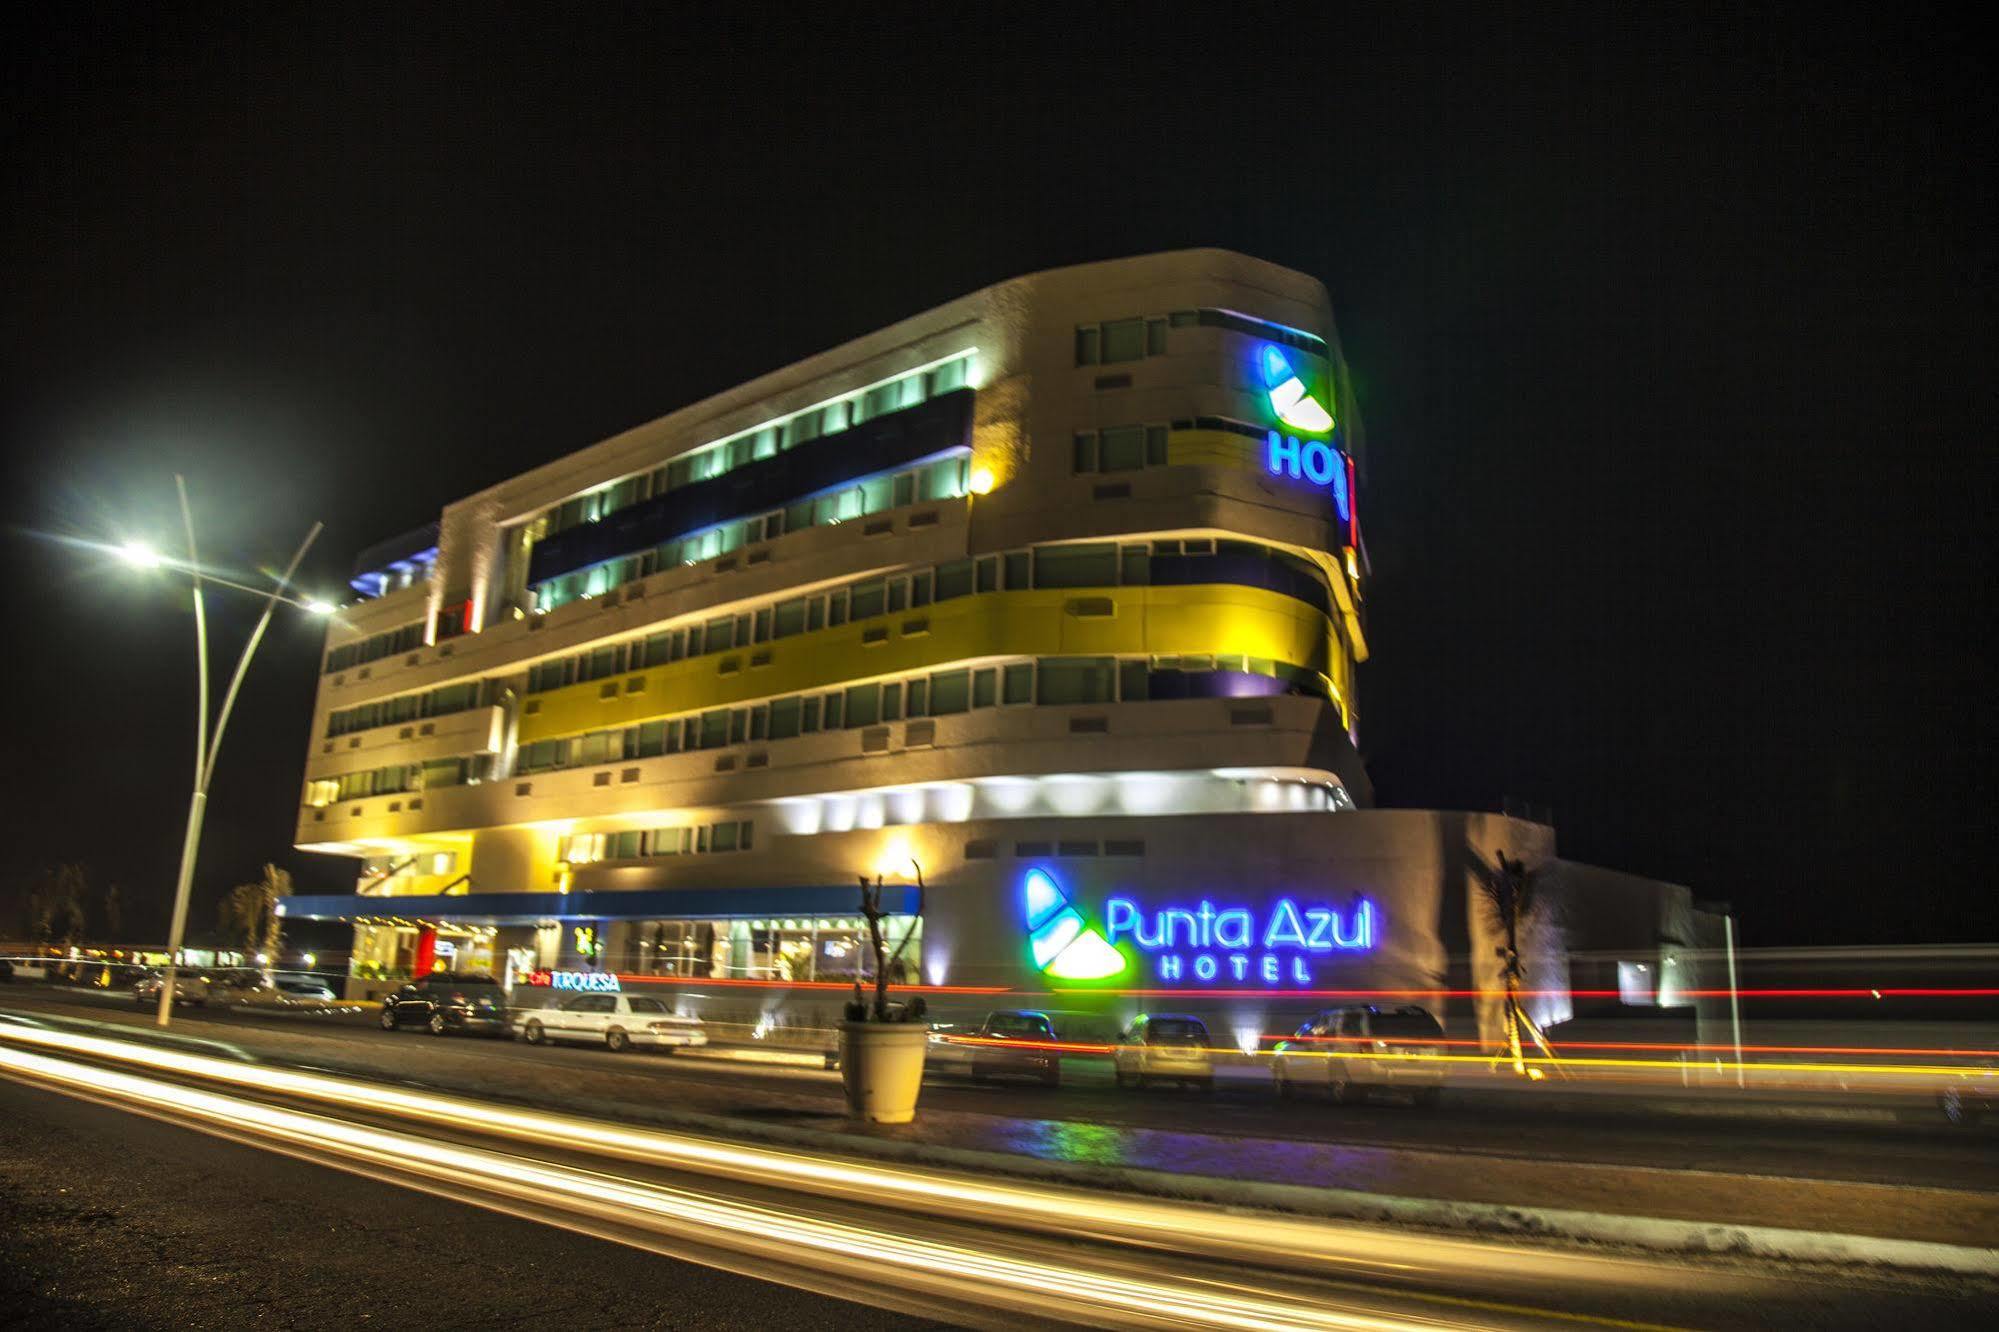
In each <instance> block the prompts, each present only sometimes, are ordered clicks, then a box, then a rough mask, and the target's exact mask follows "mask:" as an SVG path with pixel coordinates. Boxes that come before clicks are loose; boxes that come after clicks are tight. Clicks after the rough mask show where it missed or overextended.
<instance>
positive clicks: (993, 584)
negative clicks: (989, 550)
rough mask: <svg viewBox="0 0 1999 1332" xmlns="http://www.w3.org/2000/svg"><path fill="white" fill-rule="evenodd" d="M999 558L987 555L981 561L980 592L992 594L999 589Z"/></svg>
mask: <svg viewBox="0 0 1999 1332" xmlns="http://www.w3.org/2000/svg"><path fill="white" fill-rule="evenodd" d="M999 576H1000V565H999V556H997V555H987V556H985V557H984V558H982V559H981V560H980V561H979V591H981V592H992V591H995V590H997V589H998V587H999Z"/></svg>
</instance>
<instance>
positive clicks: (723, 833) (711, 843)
mask: <svg viewBox="0 0 1999 1332" xmlns="http://www.w3.org/2000/svg"><path fill="white" fill-rule="evenodd" d="M708 849H709V850H711V851H734V850H735V849H736V825H735V824H733V823H718V824H716V825H715V826H714V827H713V828H711V829H710V830H709V833H708Z"/></svg>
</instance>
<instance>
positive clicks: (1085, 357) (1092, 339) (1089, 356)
mask: <svg viewBox="0 0 1999 1332" xmlns="http://www.w3.org/2000/svg"><path fill="white" fill-rule="evenodd" d="M1096 363H1097V330H1096V329H1095V328H1094V327H1090V328H1079V329H1077V330H1076V364H1077V365H1095V364H1096Z"/></svg>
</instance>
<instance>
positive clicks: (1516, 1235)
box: [454, 1092, 1999, 1279]
mask: <svg viewBox="0 0 1999 1332" xmlns="http://www.w3.org/2000/svg"><path fill="white" fill-rule="evenodd" d="M454 1094H463V1093H462V1092H457V1093H454ZM588 1105H589V1108H588V1110H587V1111H586V1110H585V1102H583V1101H578V1102H576V1103H573V1104H572V1105H571V1106H569V1107H566V1108H567V1109H569V1110H570V1111H571V1112H580V1113H590V1114H594V1115H598V1116H601V1117H604V1118H613V1119H620V1120H623V1121H624V1122H631V1119H630V1111H629V1108H628V1107H617V1106H616V1105H615V1103H606V1102H601V1101H595V1100H594V1099H592V1100H591V1101H590V1102H589V1103H588ZM543 1108H546V1107H543ZM653 1121H654V1122H655V1123H659V1124H670V1125H673V1126H674V1127H677V1128H683V1129H692V1130H698V1131H700V1132H702V1133H705V1134H708V1135H711V1136H714V1137H717V1138H724V1139H732V1140H736V1141H744V1140H748V1141H755V1142H762V1143H766V1144H778V1145H784V1146H790V1147H802V1148H810V1149H812V1150H815V1151H818V1152H821V1153H825V1154H829V1155H843V1156H849V1157H851V1156H857V1155H862V1156H873V1157H876V1158H879V1159H886V1160H895V1161H898V1162H901V1163H904V1164H912V1165H928V1166H933V1167H937V1168H940V1169H950V1170H956V1171H961V1172H964V1173H967V1174H976V1175H981V1176H993V1175H1002V1176H1007V1177H1011V1178H1014V1179H1029V1180H1036V1181H1040V1182H1044V1183H1058V1184H1067V1185H1071V1186H1075V1187H1080V1188H1094V1189H1102V1190H1106V1191H1110V1192H1118V1193H1131V1194H1138V1195H1142V1196H1145V1197H1153V1198H1161V1199H1166V1200H1170V1201H1177V1202H1198V1203H1205V1204H1208V1205H1210V1206H1218V1207H1224V1208H1236V1209H1256V1210H1259V1211H1272V1212H1282V1213H1287V1214H1291V1215H1299V1216H1316V1217H1324V1218H1326V1219H1328V1220H1341V1221H1352V1222H1360V1223H1364V1224H1374V1225H1380V1226H1401V1227H1417V1228H1421V1229H1423V1230H1426V1231H1432V1232H1437V1233H1442V1234H1452V1235H1459V1236H1463V1235H1476V1236H1484V1237H1497V1236H1503V1237H1506V1238H1510V1239H1521V1240H1542V1241H1554V1242H1561V1243H1568V1244H1579V1245H1592V1246H1615V1247H1621V1248H1628V1249H1641V1250H1645V1251H1647V1252H1651V1253H1667V1254H1681V1255H1684V1256H1687V1257H1718V1258H1737V1259H1751V1260H1764V1261H1780V1262H1785V1263H1804V1264H1833V1265H1838V1266H1841V1267H1846V1268H1851V1267H1855V1266H1860V1267H1872V1268H1877V1269H1883V1270H1886V1271H1893V1272H1902V1273H1910V1274H1929V1275H1935V1274H1947V1275H1951V1276H1970V1277H1983V1278H1988V1279H1999V1248H1986V1247H1978V1246H1974V1245H1962V1244H1945V1243H1941V1242H1937V1241H1930V1240H1899V1239H1889V1238H1883V1237H1878V1236H1871V1235H1848V1234H1827V1233H1821V1232H1817V1231H1809V1230H1792V1229H1787V1228H1782V1227H1776V1226H1753V1225H1738V1224H1732V1223H1728V1222H1716V1221H1680V1220H1673V1219H1669V1218H1664V1217H1645V1216H1621V1215H1617V1214H1614V1213H1609V1212H1588V1211H1580V1210H1569V1209H1561V1208H1544V1207H1513V1206H1507V1205H1504V1204H1499V1203H1479V1202H1453V1201H1449V1200H1445V1199H1433V1198H1408V1197H1401V1196H1397V1195H1394V1194H1380V1193H1366V1192H1362V1191H1360V1190H1357V1189H1338V1188H1319V1187H1312V1186H1307V1185H1299V1184H1269V1183H1264V1182H1261V1181H1245V1180H1232V1179H1225V1178H1221V1177H1218V1176H1213V1175H1191V1174H1189V1175H1180V1174H1174V1173H1171V1172H1168V1171H1163V1170H1148V1169H1143V1168H1140V1167H1133V1166H1097V1165H1080V1166H1079V1165H1070V1164H1066V1163H1062V1162H1055V1161H1048V1160H1043V1159H1040V1158H1037V1157H1028V1156H1016V1155H1013V1154H1011V1153H1004V1152H986V1151H978V1150H974V1149H971V1148H965V1147H946V1146H938V1145H934V1144H928V1143H912V1142H903V1141H898V1140H895V1139H888V1138H879V1137H874V1136H871V1135H866V1134H855V1133H840V1132H835V1131H831V1130H825V1129H813V1128H800V1127H796V1126H787V1125H775V1124H765V1123H760V1122H757V1121H754V1120H742V1119H733V1118H729V1117H727V1116H722V1115H706V1114H700V1113H697V1112H690V1111H659V1112H656V1113H655V1115H654V1116H653Z"/></svg>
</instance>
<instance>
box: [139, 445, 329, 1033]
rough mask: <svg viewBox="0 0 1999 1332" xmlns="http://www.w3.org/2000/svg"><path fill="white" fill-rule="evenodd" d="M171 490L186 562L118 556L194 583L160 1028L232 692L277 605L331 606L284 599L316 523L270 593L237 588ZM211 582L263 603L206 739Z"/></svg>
mask: <svg viewBox="0 0 1999 1332" xmlns="http://www.w3.org/2000/svg"><path fill="white" fill-rule="evenodd" d="M174 488H175V489H176V490H177V491H178V492H179V494H180V516H181V525H182V526H183V527H184V528H185V529H186V532H187V559H186V561H185V562H182V561H179V560H170V559H167V558H165V557H164V556H162V555H160V553H159V552H158V551H156V550H154V549H153V548H152V547H151V546H148V545H145V544H143V543H141V542H136V541H128V542H126V543H124V544H123V545H121V546H119V547H118V548H117V549H118V554H119V556H120V557H121V558H123V559H124V560H125V562H126V563H128V564H131V565H132V566H134V567H135V568H141V569H171V570H174V571H176V572H179V573H185V574H187V575H188V576H189V577H190V578H191V579H192V580H193V584H194V638H195V660H196V662H197V666H198V681H197V684H196V687H195V689H196V696H195V730H194V793H193V795H192V796H191V797H190V799H189V801H188V808H187V833H186V835H185V837H184V838H183V839H182V841H181V851H180V875H179V879H178V881H177V882H176V883H175V886H174V914H173V924H172V926H171V927H170V928H169V929H168V931H167V968H166V976H165V977H164V980H163V983H162V984H161V986H160V1012H159V1024H160V1025H161V1026H162V1027H164V1026H167V1025H168V1024H169V1023H170V1022H171V1021H172V1020H173V1006H174V983H175V977H176V973H177V972H178V971H179V966H180V949H181V940H182V938H183V937H184V936H185V934H186V932H187V900H188V893H189V891H190V889H191V888H192V887H193V884H194V861H195V854H196V851H197V849H198V848H199V847H200V845H201V821H202V816H203V814H205V813H206V812H207V809H208V784H209V782H210V781H211V780H212V779H213V778H214V776H215V758H216V755H217V754H218V753H219V752H220V751H221V749H222V733H223V731H224V730H225V729H226V728H227V727H228V725H229V714H230V712H231V711H233V710H234V709H235V706H236V692H237V690H238V689H240V688H241V687H242V684H243V676H244V674H245V672H247V671H248V670H249V669H250V658H251V657H252V656H254V655H255V654H256V651H257V645H258V644H259V643H261V642H262V641H263V638H264V630H265V629H266V628H267V627H268V626H269V625H270V623H271V613H272V612H273V611H275V610H276V609H277V607H278V603H279V602H283V603H284V604H286V605H288V606H296V607H298V608H299V609H300V610H303V611H306V612H308V613H310V614H313V615H330V614H332V613H333V610H334V606H333V605H332V603H331V602H327V601H320V600H311V601H308V600H304V599H301V598H299V597H296V596H292V595H290V594H289V592H288V589H289V588H290V587H291V579H292V575H293V574H294V573H296V572H297V571H298V566H299V562H300V561H301V560H303V559H304V558H305V552H306V550H307V549H308V548H310V547H311V545H312V543H313V541H314V539H315V538H317V537H318V536H319V531H320V527H321V524H319V523H314V524H313V525H312V530H311V531H310V532H307V533H306V534H305V540H304V541H301V542H300V543H299V547H298V550H297V551H295V552H294V553H293V554H292V559H291V563H290V564H288V565H286V566H285V571H284V572H283V573H282V574H280V575H278V578H277V586H276V587H275V588H260V587H252V586H250V585H249V584H247V583H238V582H235V581H233V580H231V579H228V578H223V577H219V576H218V575H216V574H214V573H212V572H210V571H208V570H206V569H203V568H202V567H201V563H200V557H199V555H198V554H197V552H196V550H195V544H194V514H193V512H192V510H190V509H189V507H188V502H187V482H186V481H185V480H184V479H183V478H181V477H179V476H176V477H174ZM203 583H214V584H217V585H218V586H221V587H229V588H234V589H236V590H237V591H240V592H249V593H251V594H253V595H255V596H258V597H261V598H263V600H264V613H263V614H262V615H260V616H259V617H258V618H257V626H256V628H254V629H252V630H251V631H250V638H249V641H248V642H246V643H245V644H244V645H243V655H242V656H240V657H238V658H237V660H236V670H235V673H234V674H233V675H231V676H230V677H229V688H228V691H227V692H226V693H224V694H223V696H222V708H221V711H220V712H219V713H217V714H216V717H215V731H214V735H213V736H212V737H211V736H210V734H209V721H208V616H207V611H206V608H205V607H204V605H203V603H202V596H201V585H202V584H203Z"/></svg>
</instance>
